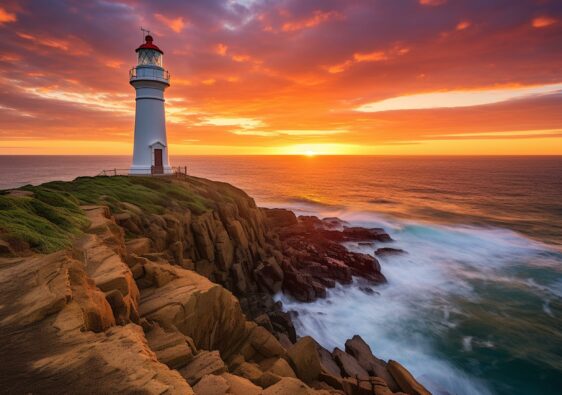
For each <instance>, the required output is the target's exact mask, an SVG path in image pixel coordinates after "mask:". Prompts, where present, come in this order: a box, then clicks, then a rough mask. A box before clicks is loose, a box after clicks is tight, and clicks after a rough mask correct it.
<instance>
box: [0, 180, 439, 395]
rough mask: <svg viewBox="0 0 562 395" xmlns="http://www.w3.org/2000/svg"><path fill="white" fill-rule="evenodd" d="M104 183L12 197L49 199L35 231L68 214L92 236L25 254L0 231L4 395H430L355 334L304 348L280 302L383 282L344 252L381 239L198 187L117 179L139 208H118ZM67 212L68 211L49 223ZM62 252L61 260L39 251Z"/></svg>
mask: <svg viewBox="0 0 562 395" xmlns="http://www.w3.org/2000/svg"><path fill="white" fill-rule="evenodd" d="M116 179H118V178H116ZM105 182H106V179H105V178H102V179H98V178H92V179H88V178H87V179H80V180H76V181H75V182H74V183H76V184H73V183H59V184H56V185H54V186H51V187H50V188H48V187H43V186H41V187H32V188H29V190H25V191H22V192H25V193H21V194H13V193H12V194H10V199H27V200H26V201H25V202H29V201H31V202H33V201H35V200H38V201H40V202H39V203H37V207H41V211H38V210H36V209H33V210H32V212H30V213H29V215H30V216H33V215H35V216H39V217H41V216H42V215H45V217H41V218H38V221H39V222H41V221H43V222H44V221H45V220H49V221H50V220H53V221H54V220H56V223H53V224H51V225H52V226H59V227H60V226H65V224H66V222H65V221H66V220H65V219H64V216H65V215H71V214H72V215H76V219H75V221H74V223H76V224H83V223H87V224H88V225H84V226H83V227H82V228H81V230H80V232H78V231H76V230H75V229H74V228H73V230H72V232H70V231H69V232H66V233H64V232H62V231H61V232H60V234H61V235H66V236H67V237H69V239H68V240H63V241H61V242H60V243H55V244H53V243H52V239H44V240H43V239H41V236H40V235H36V234H33V237H34V239H33V242H28V241H25V240H23V239H22V241H18V237H19V236H18V235H25V229H23V231H21V229H20V228H17V230H18V232H20V233H17V234H11V233H9V229H13V227H12V228H10V227H9V226H5V225H4V226H3V224H2V223H0V239H1V240H0V241H1V243H0V255H1V256H2V257H0V289H2V292H1V293H0V355H2V363H1V364H0V388H2V389H3V390H6V391H7V392H9V393H72V394H80V393H88V394H92V393H100V394H102V393H121V392H122V393H141V392H142V393H148V394H163V393H166V394H235V395H237V394H240V395H252V394H279V395H283V394H287V395H289V394H291V395H292V394H307V395H308V394H348V395H352V394H364V393H365V394H367V393H373V391H374V393H376V394H391V393H400V392H404V393H409V394H427V393H428V392H427V390H426V389H425V388H424V387H423V386H422V385H421V384H420V383H418V382H417V381H416V380H415V379H414V378H413V377H412V375H411V374H410V373H409V372H408V371H407V370H406V369H405V368H404V367H403V366H401V365H400V364H398V363H397V362H394V361H391V362H389V363H388V364H387V363H386V362H384V361H382V360H380V359H378V358H376V357H375V356H373V354H372V353H371V350H370V348H369V346H368V345H367V344H366V343H365V342H364V341H363V340H362V339H361V338H360V337H358V336H355V337H353V339H350V340H348V342H346V345H345V351H343V350H340V349H335V350H333V351H332V352H330V351H329V350H326V349H325V348H323V347H322V346H321V345H319V344H318V343H317V342H316V341H315V340H314V339H313V338H311V337H303V338H300V339H299V338H297V334H296V331H295V328H294V326H293V323H292V320H291V315H290V314H288V313H287V312H284V311H283V309H282V305H281V304H280V303H275V302H274V300H273V298H272V295H273V294H274V293H277V292H281V291H283V292H286V293H288V294H290V295H292V296H293V297H295V298H296V299H298V300H301V301H312V300H314V299H316V298H319V297H323V296H324V295H325V293H326V288H329V287H333V286H334V285H335V284H336V282H341V283H347V282H349V281H351V276H360V277H362V278H364V279H365V280H367V281H370V282H371V284H372V285H376V284H378V283H381V282H384V281H385V279H384V276H383V275H382V273H381V271H380V265H379V264H378V261H377V260H376V259H375V258H373V257H371V256H368V255H363V254H357V253H353V252H350V251H348V250H347V249H346V248H345V247H344V246H343V245H342V243H343V242H369V243H371V242H375V241H376V242H386V241H388V240H390V237H389V236H388V235H387V234H386V233H384V231H383V230H382V229H364V228H353V227H349V226H348V224H346V223H345V222H344V221H341V220H338V219H336V218H329V219H325V220H320V219H318V218H316V217H298V218H297V217H296V216H295V215H294V214H293V213H292V212H290V211H287V210H282V209H260V208H258V207H257V206H256V205H255V203H254V201H253V199H251V198H250V197H248V196H247V195H246V194H245V193H244V192H242V191H240V190H239V189H236V188H234V187H232V186H229V185H227V184H223V183H215V182H211V181H208V180H202V179H197V178H192V177H188V178H186V179H183V180H178V179H174V178H167V177H163V178H159V179H146V178H143V177H138V178H137V177H134V178H124V179H122V181H121V182H123V183H125V182H126V183H128V184H127V185H128V186H127V188H129V189H131V188H132V189H134V190H135V194H136V195H137V196H139V201H138V202H134V201H132V200H131V199H129V196H131V195H130V194H128V193H125V192H123V195H117V197H120V196H123V197H122V198H121V199H122V200H120V199H118V198H117V197H116V195H115V194H116V193H117V192H116V191H121V189H119V188H120V187H121V186H120V185H119V182H120V181H119V180H117V181H111V183H109V186H110V188H109V189H103V188H102V190H99V189H95V188H100V185H101V186H102V187H105ZM73 188H75V189H76V190H79V191H80V193H79V194H77V196H78V197H74V196H73ZM88 188H91V189H95V190H96V191H97V192H96V193H95V194H94V192H92V191H90V190H89V189H88ZM84 190H87V191H88V194H87V195H84V192H83V191H84ZM61 191H64V192H61ZM151 191H153V193H151ZM162 191H165V194H164V192H162ZM102 192H103V193H102ZM119 193H120V192H119ZM141 197H143V198H144V199H145V200H142V199H141ZM164 198H165V200H164ZM41 199H43V200H41ZM78 202H79V203H88V204H83V205H82V206H80V207H78V206H77V204H78ZM8 203H9V202H8ZM93 203H96V204H93ZM10 204H11V203H10ZM57 205H63V206H64V209H61V210H60V213H58V214H57V215H56V216H55V215H54V214H53V212H54V210H58V209H59V208H58V206H57ZM22 206H23V207H28V206H26V205H25V204H22ZM47 206H48V207H50V209H46V208H45V207H47ZM18 207H19V206H18ZM29 207H32V208H33V207H36V206H34V205H29ZM49 210H51V211H49ZM59 214H60V215H59ZM43 222H41V223H43ZM51 225H49V226H51ZM53 229H54V228H53ZM6 235H8V236H6ZM4 236H5V237H4ZM49 243H51V244H49ZM53 245H54V246H56V247H57V248H58V251H57V252H51V253H48V252H47V251H45V249H51V246H53ZM63 247H64V248H63ZM41 248H43V250H41Z"/></svg>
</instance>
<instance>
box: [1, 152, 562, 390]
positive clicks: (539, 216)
mask: <svg viewBox="0 0 562 395" xmlns="http://www.w3.org/2000/svg"><path fill="white" fill-rule="evenodd" d="M172 161H173V162H174V163H173V164H174V165H181V166H187V167H188V172H190V173H191V174H193V175H196V176H201V177H206V178H211V179H217V180H221V181H227V182H230V183H233V184H234V185H236V186H238V187H240V188H242V189H244V190H246V191H247V192H248V193H249V194H250V195H252V196H253V197H254V198H255V199H256V201H257V203H258V204H260V205H264V206H269V207H287V208H291V209H293V210H295V211H296V212H297V213H302V214H315V215H319V216H334V215H335V216H339V217H341V218H342V219H344V220H346V221H348V222H349V223H351V224H354V225H361V226H382V227H384V228H385V229H386V230H387V231H388V232H389V233H390V235H391V236H392V238H393V239H394V240H395V241H394V242H393V243H391V244H390V245H389V244H383V243H380V244H377V245H374V246H364V245H361V246H360V245H358V244H353V243H350V244H348V245H347V247H348V248H350V249H352V250H355V251H360V252H364V253H369V254H373V253H374V250H375V249H376V248H378V247H382V246H392V247H395V248H402V249H404V250H405V251H407V254H404V255H395V256H388V257H383V258H379V259H380V261H381V265H382V271H383V273H384V274H385V276H386V277H387V279H388V283H387V284H385V285H382V286H377V287H372V289H373V290H374V291H375V292H374V293H366V292H364V290H362V289H361V288H364V287H365V286H369V285H367V284H364V283H362V281H361V280H359V279H355V281H354V283H353V284H350V285H346V286H343V285H338V286H336V288H334V289H331V290H329V291H328V295H327V298H326V299H322V300H318V301H316V302H314V303H308V304H303V303H298V302H296V301H294V300H291V299H290V298H287V297H285V296H283V295H278V296H277V298H279V299H280V300H282V301H283V303H284V305H285V307H286V308H287V309H290V310H293V311H296V312H297V313H298V316H297V318H296V320H295V323H296V326H297V331H298V333H299V335H307V334H309V335H312V336H314V337H315V338H316V339H317V340H318V341H320V342H321V343H322V345H323V346H325V347H327V348H329V349H332V348H333V347H340V348H342V347H343V345H344V342H345V340H346V339H348V338H350V337H351V336H352V335H354V334H359V335H361V336H362V337H363V338H364V339H365V340H366V341H367V342H368V343H369V344H370V346H371V348H372V350H373V352H374V353H375V354H376V355H377V356H378V357H380V358H384V359H389V358H392V359H396V360H398V361H399V362H400V363H402V364H404V365H405V366H406V367H407V368H408V369H410V370H411V371H412V372H413V373H414V375H415V376H416V377H417V378H418V379H419V380H420V381H421V382H422V383H423V384H424V385H426V386H427V387H428V388H429V389H430V390H432V391H433V392H435V393H443V394H445V393H450V394H521V395H523V394H545V393H559V392H560V390H561V388H562V249H561V248H562V158H561V157H312V158H307V157H176V158H172ZM129 162H130V158H127V157H1V156H0V189H2V188H11V187H16V186H19V185H23V184H25V183H40V182H44V181H48V180H53V179H67V180H68V179H72V178H74V177H76V176H79V175H95V174H97V173H99V172H100V171H101V170H103V169H109V168H118V169H119V168H126V167H127V166H128V164H129Z"/></svg>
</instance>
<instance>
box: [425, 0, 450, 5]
mask: <svg viewBox="0 0 562 395" xmlns="http://www.w3.org/2000/svg"><path fill="white" fill-rule="evenodd" d="M446 2H447V0H420V4H421V5H428V6H437V5H441V4H445V3H446Z"/></svg>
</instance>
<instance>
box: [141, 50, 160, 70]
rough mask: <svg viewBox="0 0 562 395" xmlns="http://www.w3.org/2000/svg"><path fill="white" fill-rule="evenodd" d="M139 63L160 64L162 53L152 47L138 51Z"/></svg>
mask: <svg viewBox="0 0 562 395" xmlns="http://www.w3.org/2000/svg"><path fill="white" fill-rule="evenodd" d="M139 65H155V66H162V54H161V53H160V52H158V51H154V50H152V49H148V50H146V49H144V50H140V51H139Z"/></svg>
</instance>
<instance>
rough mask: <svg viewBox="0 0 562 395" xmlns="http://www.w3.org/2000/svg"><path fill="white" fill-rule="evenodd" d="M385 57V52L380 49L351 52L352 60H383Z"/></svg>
mask: <svg viewBox="0 0 562 395" xmlns="http://www.w3.org/2000/svg"><path fill="white" fill-rule="evenodd" d="M386 58H387V57H386V54H385V53H384V52H382V51H375V52H369V53H355V54H353V60H355V61H356V62H378V61H379V60H385V59H386Z"/></svg>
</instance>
